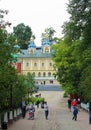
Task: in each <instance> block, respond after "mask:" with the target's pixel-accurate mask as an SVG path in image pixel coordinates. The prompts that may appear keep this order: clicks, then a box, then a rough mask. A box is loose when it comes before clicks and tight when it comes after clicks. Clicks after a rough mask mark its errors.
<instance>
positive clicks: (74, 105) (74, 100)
mask: <svg viewBox="0 0 91 130" xmlns="http://www.w3.org/2000/svg"><path fill="white" fill-rule="evenodd" d="M72 106H73V108H74V107H76V106H77V101H76V99H73V101H72Z"/></svg>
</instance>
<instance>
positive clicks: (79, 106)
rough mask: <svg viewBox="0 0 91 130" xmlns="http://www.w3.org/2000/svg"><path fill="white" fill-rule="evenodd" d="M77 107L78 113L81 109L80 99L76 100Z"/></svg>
mask: <svg viewBox="0 0 91 130" xmlns="http://www.w3.org/2000/svg"><path fill="white" fill-rule="evenodd" d="M77 104H78V105H77V106H78V110H79V111H80V108H81V99H80V98H78V100H77Z"/></svg>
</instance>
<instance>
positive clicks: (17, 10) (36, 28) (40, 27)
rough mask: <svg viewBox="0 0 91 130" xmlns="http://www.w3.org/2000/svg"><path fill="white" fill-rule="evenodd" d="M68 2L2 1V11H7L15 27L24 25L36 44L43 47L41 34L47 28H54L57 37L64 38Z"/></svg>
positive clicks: (0, 1)
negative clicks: (34, 38)
mask: <svg viewBox="0 0 91 130" xmlns="http://www.w3.org/2000/svg"><path fill="white" fill-rule="evenodd" d="M66 3H68V0H0V9H7V10H9V13H8V15H7V17H6V20H7V21H9V22H11V23H12V26H11V28H10V29H9V31H11V30H12V28H13V26H17V25H18V24H20V23H24V24H25V25H28V26H30V27H31V29H32V32H33V34H34V35H35V36H36V40H35V43H36V45H37V46H40V45H41V34H42V33H44V31H45V28H49V27H53V29H54V30H55V31H56V33H55V36H57V37H62V33H61V31H62V29H61V26H62V25H63V23H64V22H65V21H67V20H68V18H69V14H68V13H67V5H66Z"/></svg>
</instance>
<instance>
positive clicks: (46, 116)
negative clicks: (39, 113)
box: [44, 101, 49, 120]
mask: <svg viewBox="0 0 91 130" xmlns="http://www.w3.org/2000/svg"><path fill="white" fill-rule="evenodd" d="M44 111H45V118H46V120H48V115H49V108H48V104H47V101H45V102H44Z"/></svg>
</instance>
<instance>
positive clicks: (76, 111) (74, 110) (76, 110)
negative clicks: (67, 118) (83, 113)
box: [72, 106, 78, 121]
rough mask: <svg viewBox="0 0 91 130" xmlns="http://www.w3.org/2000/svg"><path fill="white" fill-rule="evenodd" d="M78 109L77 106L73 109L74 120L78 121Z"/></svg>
mask: <svg viewBox="0 0 91 130" xmlns="http://www.w3.org/2000/svg"><path fill="white" fill-rule="evenodd" d="M77 114H78V108H77V107H76V106H75V107H74V109H73V118H72V120H75V121H76V120H77Z"/></svg>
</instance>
